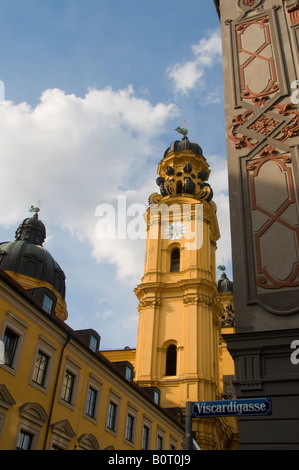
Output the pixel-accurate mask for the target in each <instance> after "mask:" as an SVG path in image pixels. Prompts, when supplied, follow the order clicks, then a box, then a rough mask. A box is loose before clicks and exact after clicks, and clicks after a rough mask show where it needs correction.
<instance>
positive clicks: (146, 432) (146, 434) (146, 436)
mask: <svg viewBox="0 0 299 470" xmlns="http://www.w3.org/2000/svg"><path fill="white" fill-rule="evenodd" d="M148 445H149V428H148V427H147V426H143V430H142V450H148Z"/></svg>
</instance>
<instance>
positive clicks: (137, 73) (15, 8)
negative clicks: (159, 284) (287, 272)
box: [0, 0, 232, 349]
mask: <svg viewBox="0 0 299 470" xmlns="http://www.w3.org/2000/svg"><path fill="white" fill-rule="evenodd" d="M0 41H1V46H2V47H1V49H0V80H1V81H2V82H4V86H5V100H4V102H2V103H1V104H0V139H1V142H2V143H1V150H0V161H1V168H2V170H1V173H2V184H1V188H0V194H1V201H2V204H1V208H0V239H1V241H6V240H13V238H14V232H15V230H16V228H17V226H18V224H19V223H20V222H21V221H22V220H23V219H24V218H25V217H27V216H28V208H29V207H30V206H31V204H33V205H37V203H38V201H40V208H41V211H40V218H41V220H43V222H44V223H45V225H46V227H47V241H46V244H45V248H47V249H48V250H49V251H50V252H51V254H52V255H53V256H54V257H55V259H56V260H57V261H58V262H59V264H60V265H61V267H62V269H63V270H64V272H65V274H66V278H67V296H66V301H67V305H68V312H69V318H68V320H67V323H68V324H69V325H70V326H71V327H73V328H74V329H82V328H94V329H95V330H97V331H98V332H99V334H100V335H101V337H102V342H101V344H102V348H103V349H106V348H122V347H125V346H127V345H128V346H130V347H135V346H136V335H137V325H138V312H137V305H138V302H137V299H136V297H135V294H134V292H133V290H134V287H135V286H136V285H137V284H138V282H139V280H140V278H141V276H142V273H143V261H144V250H145V240H144V239H138V240H128V239H121V240H99V239H98V237H97V236H96V235H95V228H96V224H97V217H96V215H95V211H96V208H97V207H98V206H99V205H101V204H103V203H109V204H114V206H115V205H116V204H117V202H118V200H119V198H120V197H122V198H125V200H126V203H127V205H128V206H130V205H132V204H139V205H140V206H144V207H145V209H146V207H147V199H148V196H149V195H150V194H151V193H152V192H155V191H157V186H156V184H155V180H156V177H157V174H156V172H157V166H158V163H159V161H160V160H161V159H162V157H163V154H164V151H165V149H166V148H168V147H169V145H170V144H171V142H172V141H174V140H177V139H179V138H180V136H179V134H177V133H176V132H175V131H174V128H175V127H177V126H181V127H183V125H184V120H186V122H187V128H188V130H189V135H188V136H189V139H190V140H191V141H195V142H197V143H199V144H200V145H201V147H202V148H203V154H204V155H205V157H206V158H207V160H208V163H209V164H210V167H211V170H212V174H211V177H210V183H211V185H212V187H213V190H214V193H215V197H214V200H215V202H216V204H217V207H218V218H219V224H220V230H221V235H222V238H221V240H220V241H219V243H218V250H217V264H222V263H223V261H224V263H225V264H226V265H227V266H228V271H227V272H228V275H229V276H230V277H232V275H231V269H230V264H231V263H230V256H231V255H230V237H229V211H228V195H227V171H226V144H225V122H224V101H223V84H222V63H221V42H220V24H219V20H218V17H217V14H216V10H215V7H214V4H213V1H212V0H209V1H208V0H185V1H184V2H181V1H178V0H163V1H162V0H160V1H159V0H151V1H145V0H126V1H124V0H84V2H83V0H59V1H57V0H3V1H2V2H1V4H0ZM217 275H218V276H219V275H220V272H219V271H218V273H217Z"/></svg>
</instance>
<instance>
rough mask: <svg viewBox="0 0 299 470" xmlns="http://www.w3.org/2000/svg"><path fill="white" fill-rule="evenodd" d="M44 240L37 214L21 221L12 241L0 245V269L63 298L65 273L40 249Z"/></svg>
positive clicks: (50, 256) (44, 250) (44, 232)
mask: <svg viewBox="0 0 299 470" xmlns="http://www.w3.org/2000/svg"><path fill="white" fill-rule="evenodd" d="M45 239H46V227H45V225H44V224H43V223H42V222H41V221H40V220H39V218H38V215H37V213H35V214H34V216H33V217H29V218H26V219H24V220H23V222H22V223H21V224H20V225H19V227H18V228H17V230H16V234H15V241H13V242H5V243H0V268H2V269H4V271H12V272H15V273H19V274H24V275H26V276H30V277H32V278H35V279H39V280H41V281H45V282H47V283H49V284H50V285H51V286H53V287H54V288H55V289H56V290H57V291H58V292H59V293H60V295H61V296H62V297H63V298H65V274H64V272H63V271H62V269H61V268H60V266H59V264H58V263H57V262H56V261H55V259H54V258H53V256H52V255H51V254H50V253H49V252H48V251H47V250H46V249H45V248H44V247H43V246H42V245H43V243H44V241H45Z"/></svg>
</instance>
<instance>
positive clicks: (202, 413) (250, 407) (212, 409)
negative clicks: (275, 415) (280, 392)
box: [192, 398, 272, 418]
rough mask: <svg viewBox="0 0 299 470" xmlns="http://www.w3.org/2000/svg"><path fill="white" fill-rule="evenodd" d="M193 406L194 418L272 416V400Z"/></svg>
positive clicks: (221, 402)
mask: <svg viewBox="0 0 299 470" xmlns="http://www.w3.org/2000/svg"><path fill="white" fill-rule="evenodd" d="M192 405H193V407H192V418H202V417H214V416H245V415H246V416H250V415H251V416H253V415H271V414H272V402H271V398H253V399H242V400H218V401H195V402H193V404H192Z"/></svg>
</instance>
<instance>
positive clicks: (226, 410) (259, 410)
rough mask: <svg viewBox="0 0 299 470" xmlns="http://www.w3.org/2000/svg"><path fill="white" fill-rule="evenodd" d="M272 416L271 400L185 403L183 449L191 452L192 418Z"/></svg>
mask: <svg viewBox="0 0 299 470" xmlns="http://www.w3.org/2000/svg"><path fill="white" fill-rule="evenodd" d="M258 415H259V416H261V415H272V401H271V398H252V399H240V400H216V401H195V402H191V401H187V402H186V420H185V437H184V449H186V450H192V418H209V417H210V418H215V417H217V416H236V417H240V416H258Z"/></svg>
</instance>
